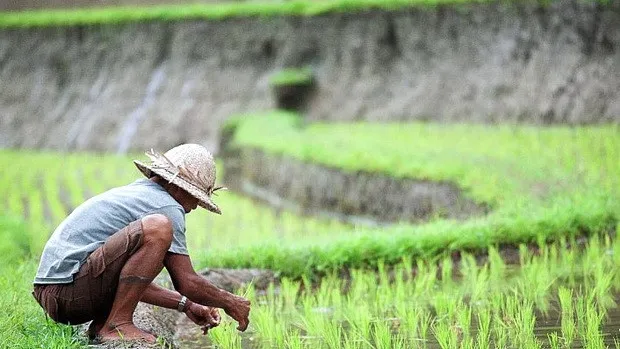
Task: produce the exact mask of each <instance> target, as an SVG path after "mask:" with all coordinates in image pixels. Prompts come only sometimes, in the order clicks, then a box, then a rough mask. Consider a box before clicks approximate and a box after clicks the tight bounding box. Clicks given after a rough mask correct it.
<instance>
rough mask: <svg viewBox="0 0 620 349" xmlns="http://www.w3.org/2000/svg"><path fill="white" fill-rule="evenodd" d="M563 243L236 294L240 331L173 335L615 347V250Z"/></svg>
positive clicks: (187, 339) (255, 341) (282, 343)
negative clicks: (512, 257)
mask: <svg viewBox="0 0 620 349" xmlns="http://www.w3.org/2000/svg"><path fill="white" fill-rule="evenodd" d="M562 246H566V245H563V244H560V243H558V244H554V245H550V246H545V247H543V248H541V249H540V252H539V253H537V254H536V255H534V254H532V253H530V251H529V250H528V249H527V248H523V247H522V248H521V249H520V256H519V258H520V266H519V267H513V266H509V265H506V264H505V263H504V261H503V260H502V258H500V257H499V254H498V253H497V251H495V250H491V252H490V254H489V261H488V263H486V264H483V265H480V264H479V263H477V261H476V258H475V257H474V256H472V255H464V256H463V258H462V260H461V262H460V265H458V266H456V265H455V264H453V263H452V259H451V258H449V257H446V258H444V259H443V260H440V261H438V263H435V264H433V263H427V262H418V263H412V262H411V261H407V260H405V261H403V262H402V263H401V264H400V265H398V266H397V267H396V268H395V269H394V270H389V271H388V270H387V268H384V267H382V266H381V265H380V267H379V270H378V272H370V271H361V270H354V271H352V272H351V275H350V278H345V279H342V278H340V277H338V276H336V275H331V276H327V277H325V278H323V280H322V281H321V283H320V284H319V285H318V286H317V287H316V288H313V289H312V290H311V291H309V290H305V289H304V287H303V284H304V282H303V281H292V280H288V279H283V280H282V281H281V284H280V285H279V286H277V287H275V286H274V287H271V288H269V289H268V290H267V291H266V292H255V290H253V289H248V290H244V291H243V292H244V293H247V294H249V297H250V298H251V299H252V300H253V304H254V308H253V309H252V314H251V324H250V329H249V330H248V332H246V333H244V334H242V335H238V333H237V332H236V331H235V330H234V327H233V326H234V325H235V324H234V323H232V322H224V324H223V325H222V326H223V328H217V329H214V330H212V331H211V333H210V334H209V335H208V336H202V335H201V333H200V332H198V331H194V330H193V329H192V327H193V326H191V325H190V324H189V323H179V326H178V328H179V331H177V337H178V340H179V342H180V344H181V347H182V348H204V347H211V348H457V347H460V348H488V347H499V348H618V347H620V308H619V307H618V302H620V292H619V291H620V287H619V286H620V277H619V275H620V273H619V268H618V266H619V265H620V263H618V259H619V256H620V243H619V242H618V241H612V240H611V239H610V238H609V237H604V238H600V239H594V240H592V241H590V242H589V244H588V245H587V247H586V248H585V249H580V250H577V249H575V248H566V247H562ZM571 246H572V244H571ZM457 267H458V272H457V271H456V268H457ZM410 275H415V276H414V277H408V276H410ZM306 281H307V280H306ZM306 284H307V283H306Z"/></svg>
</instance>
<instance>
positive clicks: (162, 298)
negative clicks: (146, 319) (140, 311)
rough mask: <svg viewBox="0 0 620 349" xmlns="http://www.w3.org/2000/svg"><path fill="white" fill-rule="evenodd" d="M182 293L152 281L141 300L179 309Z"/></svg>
mask: <svg viewBox="0 0 620 349" xmlns="http://www.w3.org/2000/svg"><path fill="white" fill-rule="evenodd" d="M180 299H181V294H180V293H179V292H176V291H172V290H169V289H167V288H164V287H161V286H159V285H157V284H155V283H151V284H150V285H149V287H148V288H147V289H146V291H145V292H144V294H143V295H142V298H141V299H140V301H142V302H145V303H148V304H152V305H156V306H158V307H162V308H168V309H177V306H178V305H179V300H180Z"/></svg>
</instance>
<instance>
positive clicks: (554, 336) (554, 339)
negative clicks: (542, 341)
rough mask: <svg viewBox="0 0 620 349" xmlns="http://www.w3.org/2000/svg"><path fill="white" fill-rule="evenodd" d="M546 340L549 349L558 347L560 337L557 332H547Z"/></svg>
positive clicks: (557, 348) (558, 348)
mask: <svg viewBox="0 0 620 349" xmlns="http://www.w3.org/2000/svg"><path fill="white" fill-rule="evenodd" d="M547 340H548V341H549V346H550V347H551V349H560V337H559V336H558V333H557V332H551V333H548V334H547Z"/></svg>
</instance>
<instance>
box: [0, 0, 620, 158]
mask: <svg viewBox="0 0 620 349" xmlns="http://www.w3.org/2000/svg"><path fill="white" fill-rule="evenodd" d="M619 57H620V2H619V1H609V2H607V3H606V4H603V3H602V2H599V1H580V0H561V1H553V2H551V4H549V5H541V4H535V3H520V2H519V3H516V4H515V3H505V2H493V3H489V4H467V5H459V6H448V5H438V6H427V7H416V8H411V9H407V10H398V11H394V12H386V11H378V10H377V11H363V12H358V13H328V14H322V15H318V16H311V17H294V16H290V17H282V16H280V17H278V16H276V17H262V18H247V17H245V18H241V17H239V18H228V19H223V20H218V21H215V20H204V21H199V20H193V21H178V22H143V23H124V24H105V25H95V24H93V25H83V26H67V27H39V28H29V29H18V28H11V29H6V28H5V29H2V30H0V80H1V81H6V82H10V83H7V84H2V86H0V113H1V115H2V117H1V118H0V147H26V148H53V149H90V150H108V151H118V152H125V151H128V150H132V149H133V150H140V151H143V150H144V149H149V148H151V147H156V148H161V149H165V148H168V147H170V146H172V145H176V144H179V143H181V142H200V143H203V144H206V145H207V146H210V147H212V148H213V149H217V138H218V133H219V127H220V125H221V123H222V121H223V120H225V119H227V118H228V117H229V116H230V115H231V114H235V113H242V112H246V111H252V112H256V111H260V110H264V109H272V108H273V107H274V98H273V94H272V91H271V88H270V84H269V80H270V77H271V76H273V74H275V73H277V72H278V71H280V70H281V69H283V68H285V67H304V66H309V67H310V68H311V69H312V71H313V74H314V80H315V82H316V89H315V90H314V93H313V94H312V95H311V96H309V100H308V103H307V105H306V108H307V110H306V113H307V117H308V118H309V120H312V121H314V120H338V121H350V120H369V121H388V120H392V121H394V120H432V121H439V122H453V121H472V122H492V123H495V122H511V123H512V122H527V123H535V124H550V123H572V124H584V123H598V122H610V121H616V120H618V116H619V115H620V76H619V75H618V74H619V73H618V72H620V58H619ZM23 135H28V136H27V137H24V136H23Z"/></svg>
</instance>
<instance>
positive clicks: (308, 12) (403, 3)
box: [0, 0, 487, 28]
mask: <svg viewBox="0 0 620 349" xmlns="http://www.w3.org/2000/svg"><path fill="white" fill-rule="evenodd" d="M486 1H487V0H325V1H312V0H291V1H284V2H280V1H247V2H230V3H217V4H208V5H207V4H184V5H158V6H150V7H137V6H117V7H104V8H92V9H91V8H89V9H65V10H49V9H47V10H32V11H20V12H4V13H2V12H0V28H30V27H56V26H79V25H95V24H122V23H131V22H145V21H180V20H222V19H226V18H231V17H256V16H258V17H273V16H317V15H321V14H325V13H332V12H361V11H368V10H373V9H378V10H388V11H391V10H399V9H404V8H410V7H416V6H437V5H441V4H470V3H476V2H486Z"/></svg>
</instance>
